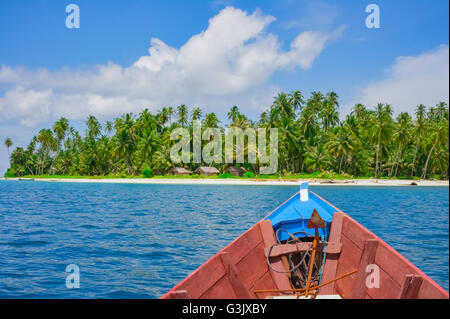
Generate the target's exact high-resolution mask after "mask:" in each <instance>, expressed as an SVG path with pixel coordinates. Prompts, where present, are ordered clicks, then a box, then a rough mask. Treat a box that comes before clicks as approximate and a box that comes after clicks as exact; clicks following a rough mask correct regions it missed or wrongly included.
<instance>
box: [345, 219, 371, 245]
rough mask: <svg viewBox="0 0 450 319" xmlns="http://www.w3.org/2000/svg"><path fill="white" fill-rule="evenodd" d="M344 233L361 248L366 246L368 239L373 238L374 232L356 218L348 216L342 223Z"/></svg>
mask: <svg viewBox="0 0 450 319" xmlns="http://www.w3.org/2000/svg"><path fill="white" fill-rule="evenodd" d="M342 234H344V235H345V236H347V237H348V239H350V240H351V241H353V242H354V243H355V245H356V246H358V247H359V248H360V249H363V248H364V243H365V241H366V240H367V239H373V234H372V233H371V232H369V231H368V230H367V229H366V228H364V227H363V226H362V225H361V224H359V223H358V222H356V221H355V220H353V219H351V218H349V217H348V216H346V218H344V222H343V225H342Z"/></svg>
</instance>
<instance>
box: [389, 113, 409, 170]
mask: <svg viewBox="0 0 450 319" xmlns="http://www.w3.org/2000/svg"><path fill="white" fill-rule="evenodd" d="M411 127H412V120H411V116H410V115H409V114H408V113H406V112H402V113H400V114H399V115H398V117H397V125H396V129H395V132H394V134H393V136H392V137H393V141H394V142H395V144H397V151H396V153H395V154H394V161H393V167H392V169H391V170H390V172H389V177H391V176H392V175H393V176H394V177H395V176H397V171H398V166H399V165H400V162H401V160H402V159H401V154H402V151H403V148H405V147H406V146H407V145H408V144H409V143H410V141H411Z"/></svg>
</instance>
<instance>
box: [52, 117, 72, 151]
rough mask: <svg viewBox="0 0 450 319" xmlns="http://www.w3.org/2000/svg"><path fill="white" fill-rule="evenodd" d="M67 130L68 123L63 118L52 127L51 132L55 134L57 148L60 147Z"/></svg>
mask: <svg viewBox="0 0 450 319" xmlns="http://www.w3.org/2000/svg"><path fill="white" fill-rule="evenodd" d="M68 128H69V121H68V120H67V119H66V118H65V117H61V118H60V119H59V120H58V121H56V122H55V124H54V125H53V132H55V134H56V139H57V142H58V148H59V147H60V146H61V142H62V140H63V139H64V138H65V136H66V132H67V130H68Z"/></svg>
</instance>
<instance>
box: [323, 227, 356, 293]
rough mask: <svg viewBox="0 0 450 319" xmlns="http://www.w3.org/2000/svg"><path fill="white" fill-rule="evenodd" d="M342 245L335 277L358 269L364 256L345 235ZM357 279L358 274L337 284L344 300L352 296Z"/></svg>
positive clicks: (342, 237)
mask: <svg viewBox="0 0 450 319" xmlns="http://www.w3.org/2000/svg"><path fill="white" fill-rule="evenodd" d="M341 243H342V252H341V254H340V257H339V260H338V267H337V273H336V276H335V277H337V276H341V275H343V274H346V273H348V272H350V271H352V270H354V269H357V268H358V265H359V261H360V259H361V255H362V250H361V249H360V248H359V247H357V246H356V245H355V243H354V242H353V241H351V240H350V239H348V238H347V236H345V235H343V234H342V236H341ZM335 277H334V278H335ZM355 278H356V274H353V275H351V276H349V277H345V278H343V279H341V280H339V281H337V282H336V283H335V289H336V291H337V292H339V294H341V295H342V297H343V298H348V297H349V296H350V294H351V292H352V288H353V282H354V280H355ZM332 279H333V278H332ZM325 287H326V286H325Z"/></svg>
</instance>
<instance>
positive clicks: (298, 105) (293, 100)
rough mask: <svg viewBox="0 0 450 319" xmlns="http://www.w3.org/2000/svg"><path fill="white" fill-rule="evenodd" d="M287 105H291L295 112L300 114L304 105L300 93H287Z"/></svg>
mask: <svg viewBox="0 0 450 319" xmlns="http://www.w3.org/2000/svg"><path fill="white" fill-rule="evenodd" d="M289 103H290V104H291V105H292V107H293V109H294V110H295V111H296V110H299V111H300V112H301V111H302V110H303V105H304V103H305V101H304V100H303V94H302V92H300V91H298V90H297V91H294V92H291V93H289Z"/></svg>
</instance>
